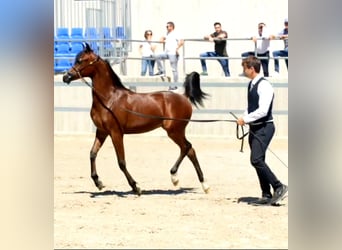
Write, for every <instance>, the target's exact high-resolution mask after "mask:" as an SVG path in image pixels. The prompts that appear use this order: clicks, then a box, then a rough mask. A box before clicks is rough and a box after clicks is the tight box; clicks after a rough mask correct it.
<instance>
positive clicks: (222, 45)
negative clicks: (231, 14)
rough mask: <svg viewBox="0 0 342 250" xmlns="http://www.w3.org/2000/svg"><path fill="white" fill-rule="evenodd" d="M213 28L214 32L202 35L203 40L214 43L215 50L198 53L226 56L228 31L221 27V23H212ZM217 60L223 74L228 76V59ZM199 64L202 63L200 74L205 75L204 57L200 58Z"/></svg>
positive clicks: (209, 55)
mask: <svg viewBox="0 0 342 250" xmlns="http://www.w3.org/2000/svg"><path fill="white" fill-rule="evenodd" d="M214 28H215V32H214V33H212V34H210V35H207V36H204V40H208V41H210V42H214V43H215V51H214V52H213V51H209V52H204V53H201V54H200V57H228V54H227V49H226V45H227V40H226V39H227V38H228V33H227V32H226V31H224V30H222V28H221V23H219V22H216V23H214ZM217 60H218V62H219V63H220V64H221V66H222V69H223V72H224V75H225V76H227V77H228V76H230V72H229V61H228V59H217ZM201 65H202V73H201V75H202V76H207V75H208V71H207V64H206V62H205V59H201Z"/></svg>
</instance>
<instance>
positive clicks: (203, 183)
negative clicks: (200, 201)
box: [202, 182, 210, 194]
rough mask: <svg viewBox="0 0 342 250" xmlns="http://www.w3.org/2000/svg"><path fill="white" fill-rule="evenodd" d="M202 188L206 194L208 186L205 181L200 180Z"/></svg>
mask: <svg viewBox="0 0 342 250" xmlns="http://www.w3.org/2000/svg"><path fill="white" fill-rule="evenodd" d="M202 188H203V190H204V192H205V193H206V194H207V193H209V190H210V187H209V185H208V184H207V183H205V182H202Z"/></svg>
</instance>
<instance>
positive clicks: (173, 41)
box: [155, 22, 184, 90]
mask: <svg viewBox="0 0 342 250" xmlns="http://www.w3.org/2000/svg"><path fill="white" fill-rule="evenodd" d="M166 29H167V33H166V36H165V37H162V38H161V39H160V41H161V42H162V43H164V44H165V50H164V52H163V53H161V54H158V55H156V61H157V65H158V72H157V73H156V74H155V75H163V74H165V70H164V67H163V65H162V63H161V60H162V59H169V60H170V65H171V69H172V73H173V81H174V82H178V68H177V65H178V58H179V49H180V48H181V47H182V46H183V44H184V40H183V39H182V38H180V36H179V34H178V33H177V32H176V31H175V30H174V29H175V24H174V23H173V22H167V24H166ZM176 88H177V87H173V88H172V87H170V90H173V89H176Z"/></svg>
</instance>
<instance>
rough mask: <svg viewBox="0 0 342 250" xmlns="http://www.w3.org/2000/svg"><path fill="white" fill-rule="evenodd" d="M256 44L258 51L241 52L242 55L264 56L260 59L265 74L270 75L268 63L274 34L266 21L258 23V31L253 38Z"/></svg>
mask: <svg viewBox="0 0 342 250" xmlns="http://www.w3.org/2000/svg"><path fill="white" fill-rule="evenodd" d="M251 39H252V40H253V42H254V44H255V49H256V51H248V52H244V53H242V54H241V56H242V57H247V56H257V57H264V58H262V59H260V61H261V65H262V70H263V72H264V76H265V77H268V76H269V73H268V63H269V58H270V51H269V50H270V40H271V39H272V35H270V34H269V33H268V31H267V28H266V24H265V23H259V24H258V32H257V34H256V35H255V36H253V37H252V38H251Z"/></svg>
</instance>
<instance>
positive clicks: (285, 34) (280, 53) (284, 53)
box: [273, 18, 289, 73]
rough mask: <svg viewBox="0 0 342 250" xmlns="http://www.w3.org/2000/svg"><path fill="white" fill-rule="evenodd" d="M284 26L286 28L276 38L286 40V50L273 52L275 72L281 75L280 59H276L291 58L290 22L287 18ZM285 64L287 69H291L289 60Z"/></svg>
mask: <svg viewBox="0 0 342 250" xmlns="http://www.w3.org/2000/svg"><path fill="white" fill-rule="evenodd" d="M284 25H285V28H284V29H283V30H282V31H281V32H280V33H279V34H278V36H276V38H279V39H283V40H284V49H283V50H276V51H273V57H274V71H275V72H276V73H279V59H276V58H278V57H288V56H289V42H288V32H289V21H288V19H287V18H286V19H285V20H284ZM285 63H286V68H287V69H288V68H289V62H288V58H286V59H285Z"/></svg>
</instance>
